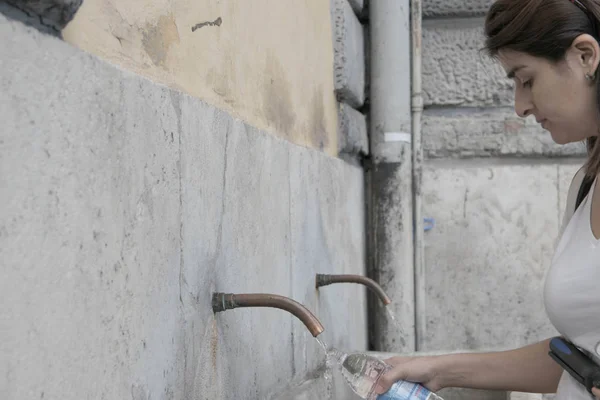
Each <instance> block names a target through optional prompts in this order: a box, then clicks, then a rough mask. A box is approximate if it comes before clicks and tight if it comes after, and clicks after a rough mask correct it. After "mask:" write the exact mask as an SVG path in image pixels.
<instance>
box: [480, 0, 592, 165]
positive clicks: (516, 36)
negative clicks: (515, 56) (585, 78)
mask: <svg viewBox="0 0 600 400" xmlns="http://www.w3.org/2000/svg"><path fill="white" fill-rule="evenodd" d="M599 27H600V2H599V1H598V0H574V1H571V0H497V1H496V2H494V4H492V6H491V7H490V9H489V11H488V13H487V16H486V19H485V36H486V41H485V49H486V50H487V52H488V54H489V55H490V56H492V57H496V56H497V55H498V51H499V50H501V49H509V50H514V51H519V52H523V53H527V54H529V55H532V56H535V57H540V58H544V59H546V60H548V61H551V62H558V61H561V60H563V59H564V57H565V53H566V52H567V50H568V48H569V47H570V46H571V44H572V43H573V40H575V38H577V37H578V36H579V35H581V34H584V33H588V34H590V35H592V36H593V37H594V38H596V39H598V38H599V34H600V31H599V30H598V29H599ZM599 73H600V71H596V74H595V76H596V78H597V75H598V74H599ZM595 83H596V86H597V96H598V108H599V110H600V79H596V80H595ZM586 145H587V150H588V161H587V164H586V170H587V173H588V174H589V175H593V176H596V175H598V174H600V141H598V140H597V136H592V137H590V138H588V139H587V140H586Z"/></svg>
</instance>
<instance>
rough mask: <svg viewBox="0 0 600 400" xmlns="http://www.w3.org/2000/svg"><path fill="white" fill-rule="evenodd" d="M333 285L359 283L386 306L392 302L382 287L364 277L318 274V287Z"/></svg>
mask: <svg viewBox="0 0 600 400" xmlns="http://www.w3.org/2000/svg"><path fill="white" fill-rule="evenodd" d="M332 283H358V284H361V285H365V286H366V287H368V288H369V289H371V290H372V291H373V292H374V293H375V294H376V295H377V297H379V299H380V300H381V301H382V303H383V304H384V305H386V306H387V305H388V304H390V303H391V302H392V300H391V299H390V298H389V296H388V295H387V294H386V293H385V291H384V290H383V289H382V288H381V286H380V285H379V284H378V283H377V282H375V281H374V280H373V279H371V278H367V277H366V276H362V275H326V274H317V278H316V287H317V288H318V287H320V286H327V285H331V284H332Z"/></svg>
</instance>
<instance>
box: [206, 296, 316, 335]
mask: <svg viewBox="0 0 600 400" xmlns="http://www.w3.org/2000/svg"><path fill="white" fill-rule="evenodd" d="M239 307H269V308H279V309H280V310H285V311H287V312H289V313H291V314H293V315H294V316H295V317H296V318H298V319H299V320H300V321H302V323H304V325H305V326H306V329H308V330H309V331H310V333H311V334H312V335H313V336H314V337H317V336H319V335H320V334H321V333H322V332H323V331H324V330H325V329H324V328H323V325H321V322H319V320H318V319H317V317H315V316H314V315H313V314H312V313H311V312H310V311H309V310H308V309H307V308H306V307H304V306H303V305H302V304H300V303H298V302H296V301H294V300H292V299H289V298H287V297H284V296H279V295H276V294H268V293H248V294H232V293H213V298H212V308H213V312H215V313H218V312H222V311H225V310H231V309H234V308H239Z"/></svg>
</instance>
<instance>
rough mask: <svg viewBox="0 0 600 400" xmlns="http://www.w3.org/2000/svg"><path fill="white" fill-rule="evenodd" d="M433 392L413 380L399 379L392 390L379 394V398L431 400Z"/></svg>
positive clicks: (380, 399) (385, 399) (386, 399)
mask: <svg viewBox="0 0 600 400" xmlns="http://www.w3.org/2000/svg"><path fill="white" fill-rule="evenodd" d="M430 394H431V392H430V391H429V390H427V389H426V388H425V387H423V386H422V385H419V384H418V383H413V382H406V381H398V382H396V383H395V384H393V385H392V387H391V388H390V390H388V391H387V392H385V393H383V394H381V395H379V396H377V400H429V399H430V396H429V395H430Z"/></svg>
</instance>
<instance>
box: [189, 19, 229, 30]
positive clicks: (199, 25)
mask: <svg viewBox="0 0 600 400" xmlns="http://www.w3.org/2000/svg"><path fill="white" fill-rule="evenodd" d="M222 22H223V20H222V19H221V17H219V18H217V19H215V20H214V21H212V22H211V21H206V22H200V23H199V24H196V25H194V26H192V32H194V31H195V30H196V29H200V28H202V27H204V26H207V25H208V26H221V23H222Z"/></svg>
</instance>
